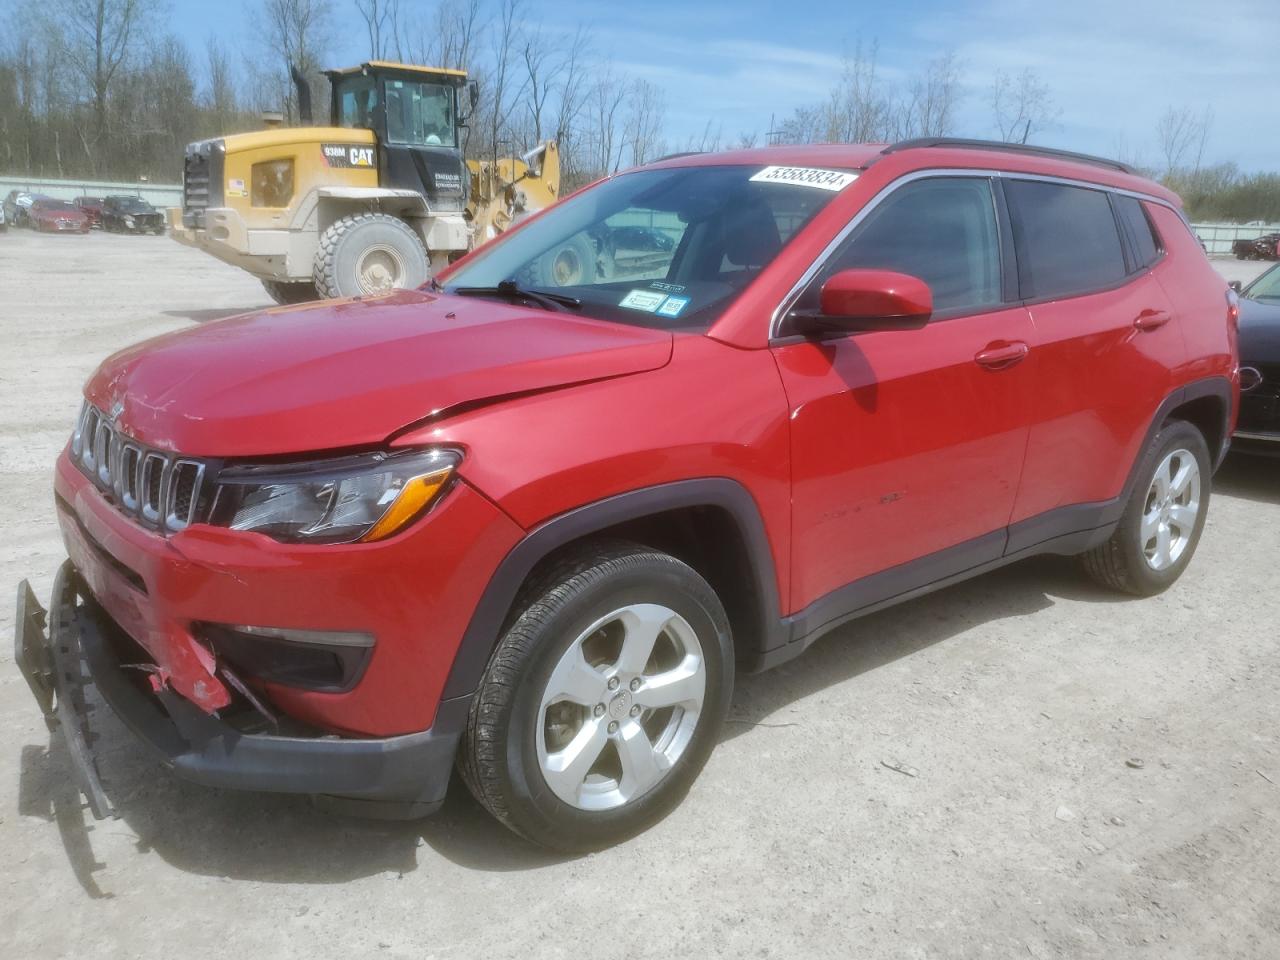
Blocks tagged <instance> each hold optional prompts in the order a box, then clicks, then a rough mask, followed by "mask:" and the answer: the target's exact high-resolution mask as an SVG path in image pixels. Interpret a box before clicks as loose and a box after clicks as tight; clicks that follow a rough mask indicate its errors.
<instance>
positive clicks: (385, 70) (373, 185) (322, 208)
mask: <svg viewBox="0 0 1280 960" xmlns="http://www.w3.org/2000/svg"><path fill="white" fill-rule="evenodd" d="M327 76H328V77H329V80H330V86H331V89H332V103H331V107H330V126H327V127H314V126H307V125H304V126H301V127H279V126H277V127H275V128H273V129H266V130H261V131H258V132H255V133H241V134H234V135H232V136H227V137H219V138H216V139H211V140H202V141H200V142H198V143H192V144H190V145H188V146H187V149H186V157H185V161H184V168H183V178H182V179H183V200H182V208H181V210H178V209H174V210H172V211H170V214H169V219H170V226H171V227H172V233H173V236H174V237H175V238H176V239H178V240H179V241H181V242H182V243H186V244H189V245H191V246H195V247H199V248H200V249H201V250H205V251H207V252H208V253H211V254H213V255H214V256H215V257H217V258H218V259H220V260H224V261H226V262H227V263H230V264H232V265H233V266H237V267H242V268H244V269H245V270H248V271H249V272H250V273H252V274H253V275H254V276H256V277H258V278H259V279H260V280H261V281H262V285H263V286H264V287H266V289H267V292H268V293H269V294H270V295H271V296H272V298H273V299H275V300H276V302H278V303H299V302H302V301H305V300H314V299H316V298H317V297H349V296H359V295H364V296H378V295H380V294H384V293H389V292H391V291H392V290H395V289H399V288H403V287H416V286H418V285H419V284H421V283H423V282H425V281H426V280H427V278H428V277H429V276H430V274H431V272H432V271H433V270H435V269H438V268H439V267H442V266H444V265H445V264H447V263H449V262H450V261H452V260H455V259H457V258H458V257H460V256H462V255H463V254H464V253H466V252H467V251H468V250H470V249H471V248H472V247H473V246H477V245H479V244H481V243H483V242H484V241H485V240H488V239H490V238H492V237H493V236H496V235H497V234H499V233H501V232H502V231H503V230H505V229H506V228H507V227H509V226H510V225H511V224H512V223H513V222H515V220H517V219H518V218H519V217H520V216H522V215H523V214H526V213H530V212H533V211H536V210H540V209H542V208H543V207H545V206H548V205H550V204H551V203H554V202H555V200H556V198H557V196H558V194H559V190H560V159H559V155H558V154H557V152H556V144H555V142H554V141H546V142H544V143H542V144H540V145H539V146H538V147H537V148H536V149H535V150H532V151H530V152H529V153H527V154H525V155H524V156H522V157H519V158H516V157H512V158H509V159H500V160H484V161H475V160H471V161H465V160H464V159H463V155H462V145H461V144H462V140H461V136H462V133H463V130H464V129H465V125H466V118H465V115H464V111H469V110H472V109H474V108H475V104H476V100H477V91H476V85H475V82H474V81H471V82H468V81H467V75H466V73H465V72H463V71H461V70H448V69H443V68H434V67H417V66H410V65H408V64H402V63H387V62H383V61H370V62H368V63H364V64H361V65H360V66H358V67H352V68H349V69H345V70H331V71H328V72H327ZM294 81H295V83H296V84H297V88H298V106H299V115H300V117H301V118H302V122H303V123H304V124H309V123H310V120H311V117H310V113H311V110H310V94H309V92H308V87H307V85H306V82H305V80H304V79H303V77H302V76H301V75H300V74H298V72H297V71H296V70H295V71H294ZM464 101H465V102H464Z"/></svg>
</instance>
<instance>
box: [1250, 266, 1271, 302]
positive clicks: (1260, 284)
mask: <svg viewBox="0 0 1280 960" xmlns="http://www.w3.org/2000/svg"><path fill="white" fill-rule="evenodd" d="M1243 296H1246V297H1248V298H1249V299H1250V300H1268V301H1276V300H1280V264H1277V265H1276V266H1274V267H1272V268H1271V269H1269V270H1268V271H1267V272H1266V273H1264V274H1263V275H1262V276H1260V277H1258V279H1256V280H1254V281H1253V283H1251V284H1249V285H1248V286H1247V287H1245V288H1244V292H1243Z"/></svg>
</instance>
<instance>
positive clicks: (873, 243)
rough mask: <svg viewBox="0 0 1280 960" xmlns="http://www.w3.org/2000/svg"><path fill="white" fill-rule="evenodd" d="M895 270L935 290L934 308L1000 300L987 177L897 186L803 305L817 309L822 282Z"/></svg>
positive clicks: (841, 251) (807, 292)
mask: <svg viewBox="0 0 1280 960" xmlns="http://www.w3.org/2000/svg"><path fill="white" fill-rule="evenodd" d="M868 268H871V269H882V270H896V271H897V272H899V273H906V274H910V275H911V276H914V277H919V278H920V279H921V280H923V281H924V282H925V283H927V284H928V285H929V289H930V290H931V291H932V292H933V308H934V312H935V313H945V312H955V311H959V310H972V309H975V308H978V307H987V306H994V305H996V304H998V303H999V302H1000V235H999V232H998V230H997V228H996V214H995V203H994V201H993V199H992V196H991V185H990V183H989V182H988V181H987V180H983V179H977V178H974V179H970V178H967V177H939V178H937V179H931V180H917V181H915V182H914V183H909V184H907V185H906V186H904V187H902V188H900V189H899V190H897V191H895V192H894V193H893V194H891V195H890V196H889V197H887V198H886V199H885V200H884V201H883V202H881V203H880V204H879V205H878V206H877V207H875V209H873V210H872V211H871V213H870V214H869V215H868V217H867V219H866V220H864V221H863V222H862V223H861V224H859V225H858V227H857V229H855V230H854V232H853V233H852V234H851V235H850V237H849V239H848V240H846V241H845V244H844V246H843V247H842V248H841V249H839V250H838V251H836V253H835V254H834V255H833V256H832V257H831V259H830V260H828V261H827V263H826V264H825V265H824V266H823V268H822V271H821V272H820V273H819V274H818V276H817V277H816V278H815V280H814V281H813V283H811V284H810V285H809V287H808V289H807V290H805V292H804V295H803V296H802V297H801V298H800V301H799V302H798V303H797V307H798V308H799V309H802V310H812V309H816V308H817V305H818V299H819V292H820V290H821V288H822V283H823V281H825V280H826V279H827V278H828V277H830V276H831V275H832V274H833V273H837V272H838V271H840V270H852V269H868Z"/></svg>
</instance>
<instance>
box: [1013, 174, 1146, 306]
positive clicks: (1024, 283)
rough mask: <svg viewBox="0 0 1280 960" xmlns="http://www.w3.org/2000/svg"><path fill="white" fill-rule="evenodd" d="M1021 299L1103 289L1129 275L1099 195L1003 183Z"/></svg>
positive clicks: (1117, 236)
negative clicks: (1010, 221)
mask: <svg viewBox="0 0 1280 960" xmlns="http://www.w3.org/2000/svg"><path fill="white" fill-rule="evenodd" d="M1005 196H1006V198H1007V199H1008V202H1009V216H1010V218H1011V219H1012V221H1013V239H1014V244H1015V245H1016V248H1017V254H1018V285H1019V289H1020V290H1021V294H1022V297H1023V299H1027V300H1043V299H1046V298H1050V297H1062V296H1068V295H1071V294H1080V293H1088V292H1089V291H1090V290H1101V289H1104V288H1106V287H1111V286H1115V285H1116V284H1118V283H1120V282H1122V281H1123V280H1124V278H1125V276H1126V274H1127V272H1128V271H1127V270H1126V268H1125V261H1124V248H1123V246H1122V245H1121V243H1120V231H1119V229H1118V228H1117V225H1116V218H1115V215H1114V214H1113V213H1112V210H1111V200H1110V198H1109V197H1108V195H1107V193H1106V192H1105V191H1103V190H1091V189H1088V188H1086V187H1072V186H1066V185H1063V184H1058V183H1042V182H1040V181H1035V180H1013V179H1010V180H1008V181H1006V184H1005Z"/></svg>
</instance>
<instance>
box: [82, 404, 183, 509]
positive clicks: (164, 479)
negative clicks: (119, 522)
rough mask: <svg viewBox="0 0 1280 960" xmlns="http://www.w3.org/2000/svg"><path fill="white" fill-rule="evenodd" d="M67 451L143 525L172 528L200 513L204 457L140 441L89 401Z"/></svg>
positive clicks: (115, 500) (119, 507)
mask: <svg viewBox="0 0 1280 960" xmlns="http://www.w3.org/2000/svg"><path fill="white" fill-rule="evenodd" d="M71 457H72V459H73V460H74V461H75V463H76V466H78V467H79V468H80V470H81V471H83V472H84V474H85V475H86V476H88V477H89V479H90V480H92V481H93V482H94V483H95V484H96V485H97V487H98V489H99V490H101V491H102V492H103V493H104V494H106V495H107V497H108V499H109V500H111V502H112V503H113V504H114V505H115V506H116V507H117V508H118V509H119V510H121V511H122V512H124V513H126V514H128V515H129V516H131V517H133V518H134V519H136V520H138V521H140V522H141V523H142V524H143V525H144V526H148V527H151V528H153V529H156V530H160V531H163V532H168V533H172V532H174V531H177V530H182V529H183V528H185V527H186V526H187V525H188V524H191V523H194V522H195V520H196V518H197V516H198V514H199V510H200V505H201V495H202V494H203V493H204V480H205V464H204V462H203V461H200V460H193V459H192V458H190V457H180V456H178V455H176V454H172V453H167V452H165V451H163V450H156V449H153V448H151V447H146V446H143V445H142V444H140V443H138V442H137V441H136V440H134V439H132V438H131V437H129V436H127V435H125V434H124V433H123V432H121V431H120V430H118V429H117V428H116V426H115V424H113V423H112V422H111V420H110V419H109V418H108V417H107V416H106V415H105V414H103V413H102V411H100V410H99V409H98V408H97V407H95V406H93V405H92V404H89V403H86V404H85V405H84V409H83V410H82V411H81V412H80V419H79V421H78V422H77V423H76V430H75V433H74V434H72V436H71Z"/></svg>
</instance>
